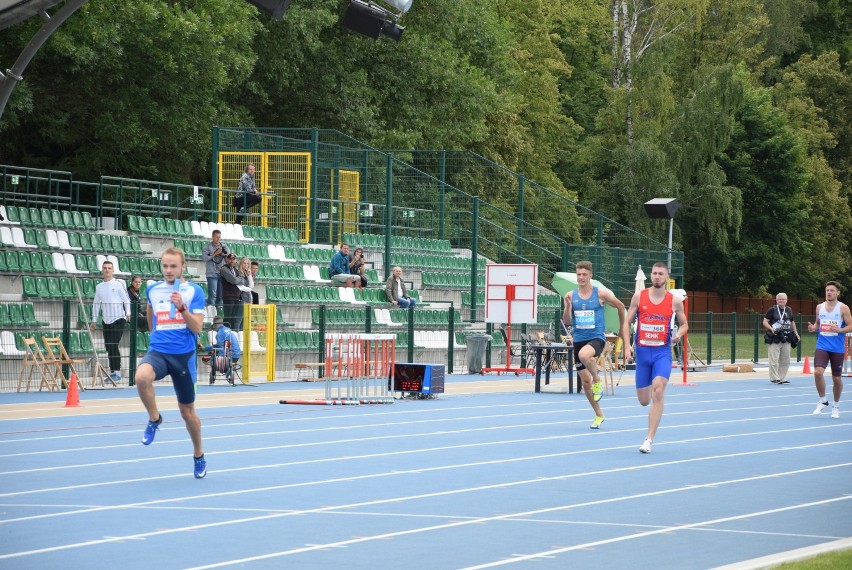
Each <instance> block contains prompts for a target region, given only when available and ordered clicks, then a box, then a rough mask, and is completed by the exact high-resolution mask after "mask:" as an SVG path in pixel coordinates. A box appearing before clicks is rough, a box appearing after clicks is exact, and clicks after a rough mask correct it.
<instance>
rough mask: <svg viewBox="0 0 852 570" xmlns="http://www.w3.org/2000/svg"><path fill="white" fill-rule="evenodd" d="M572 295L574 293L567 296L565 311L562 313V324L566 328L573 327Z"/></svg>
mask: <svg viewBox="0 0 852 570" xmlns="http://www.w3.org/2000/svg"><path fill="white" fill-rule="evenodd" d="M571 293H573V291H568V293H567V294H566V295H565V310H564V311H562V322H563V323H564V324H565V326H566V327H567V326H570V325H571Z"/></svg>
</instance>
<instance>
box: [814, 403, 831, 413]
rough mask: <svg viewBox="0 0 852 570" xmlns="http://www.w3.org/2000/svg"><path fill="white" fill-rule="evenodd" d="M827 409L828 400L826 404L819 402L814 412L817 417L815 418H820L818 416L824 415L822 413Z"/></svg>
mask: <svg viewBox="0 0 852 570" xmlns="http://www.w3.org/2000/svg"><path fill="white" fill-rule="evenodd" d="M827 407H828V400H826V401H825V402H819V403H818V404H817V407H816V409H815V410H814V415H815V416H818V415H819V414H821V413H822V411H823V410H824V409H826V408H827Z"/></svg>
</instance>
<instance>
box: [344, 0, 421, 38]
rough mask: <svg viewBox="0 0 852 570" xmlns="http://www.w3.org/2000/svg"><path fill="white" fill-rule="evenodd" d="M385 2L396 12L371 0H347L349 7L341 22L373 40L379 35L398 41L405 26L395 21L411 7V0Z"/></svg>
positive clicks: (345, 26)
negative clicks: (395, 11)
mask: <svg viewBox="0 0 852 570" xmlns="http://www.w3.org/2000/svg"><path fill="white" fill-rule="evenodd" d="M385 2H386V3H387V4H388V5H390V6H393V7H394V8H395V9H396V10H398V13H394V12H392V11H390V10H388V9H386V8H384V7H382V6H380V5H379V4H377V3H376V2H373V1H372V0H349V7H348V8H347V9H346V13H345V14H344V15H343V21H342V22H341V23H342V24H343V27H344V28H349V29H350V30H352V31H353V32H358V33H359V34H363V35H365V36H367V37H369V38H373V39H374V40H375V39H378V38H379V36H387V37H389V38H390V39H392V40H394V41H397V42H398V41H399V40H400V39H401V38H402V32H404V31H405V28H404V27H403V26H400V25H399V24H398V23H397V22H398V21H399V19H400V18H402V16H403V15H404V14H405V13H406V12H408V10H409V9H410V8H411V3H412V2H413V0H385Z"/></svg>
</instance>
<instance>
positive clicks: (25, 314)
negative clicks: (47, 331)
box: [9, 303, 50, 327]
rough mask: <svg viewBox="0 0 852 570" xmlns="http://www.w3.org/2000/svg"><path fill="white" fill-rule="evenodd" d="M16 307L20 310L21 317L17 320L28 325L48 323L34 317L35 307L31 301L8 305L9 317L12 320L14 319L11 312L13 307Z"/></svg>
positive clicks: (40, 325) (35, 325) (39, 325)
mask: <svg viewBox="0 0 852 570" xmlns="http://www.w3.org/2000/svg"><path fill="white" fill-rule="evenodd" d="M14 307H18V308H19V309H20V311H21V318H20V319H18V320H17V322H21V323H23V324H24V325H25V326H28V327H46V326H47V325H49V324H50V323H49V322H47V321H40V320H38V319H37V318H36V314H35V307H34V306H33V304H32V303H21V304H20V305H12V306H10V307H9V317H10V318H11V319H12V321H13V322H14V321H16V318H15V314H14V313H13V308H14Z"/></svg>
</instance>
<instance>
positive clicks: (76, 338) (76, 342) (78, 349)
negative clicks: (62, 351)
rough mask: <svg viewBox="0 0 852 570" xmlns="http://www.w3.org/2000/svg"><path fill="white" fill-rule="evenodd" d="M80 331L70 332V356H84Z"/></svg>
mask: <svg viewBox="0 0 852 570" xmlns="http://www.w3.org/2000/svg"><path fill="white" fill-rule="evenodd" d="M80 334H81V333H80V331H70V332H69V333H68V347H67V348H68V354H69V355H79V354H83V346H82V345H81V344H80Z"/></svg>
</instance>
